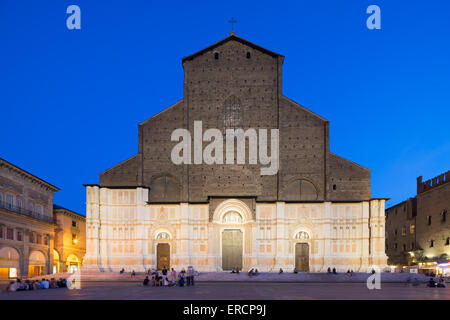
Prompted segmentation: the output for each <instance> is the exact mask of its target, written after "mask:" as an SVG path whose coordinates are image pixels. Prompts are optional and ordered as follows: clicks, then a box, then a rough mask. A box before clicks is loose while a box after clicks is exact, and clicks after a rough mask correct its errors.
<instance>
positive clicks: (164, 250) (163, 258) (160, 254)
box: [156, 243, 170, 270]
mask: <svg viewBox="0 0 450 320" xmlns="http://www.w3.org/2000/svg"><path fill="white" fill-rule="evenodd" d="M156 251H157V266H156V268H157V269H158V270H161V269H163V268H166V269H167V270H169V268H170V246H169V244H168V243H158V246H157V247H156Z"/></svg>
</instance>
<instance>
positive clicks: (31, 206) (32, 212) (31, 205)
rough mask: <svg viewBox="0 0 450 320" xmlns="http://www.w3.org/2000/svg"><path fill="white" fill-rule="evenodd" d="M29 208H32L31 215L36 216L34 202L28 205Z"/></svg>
mask: <svg viewBox="0 0 450 320" xmlns="http://www.w3.org/2000/svg"><path fill="white" fill-rule="evenodd" d="M28 207H29V208H30V212H31V214H32V215H34V204H33V202H30V204H29V205H28Z"/></svg>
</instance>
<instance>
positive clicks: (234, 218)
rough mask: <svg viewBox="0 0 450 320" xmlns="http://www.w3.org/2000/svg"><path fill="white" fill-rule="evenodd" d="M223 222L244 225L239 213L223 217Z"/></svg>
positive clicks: (232, 212) (230, 213) (227, 214)
mask: <svg viewBox="0 0 450 320" xmlns="http://www.w3.org/2000/svg"><path fill="white" fill-rule="evenodd" d="M222 222H223V223H228V224H236V223H242V217H241V215H240V214H239V213H237V212H235V211H231V212H228V213H226V214H225V215H224V216H223V218H222Z"/></svg>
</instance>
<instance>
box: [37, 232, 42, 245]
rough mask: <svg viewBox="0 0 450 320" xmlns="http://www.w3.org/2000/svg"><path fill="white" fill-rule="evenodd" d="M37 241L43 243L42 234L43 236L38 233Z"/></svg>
mask: <svg viewBox="0 0 450 320" xmlns="http://www.w3.org/2000/svg"><path fill="white" fill-rule="evenodd" d="M36 243H37V244H41V243H42V236H41V235H40V234H38V235H37V236H36Z"/></svg>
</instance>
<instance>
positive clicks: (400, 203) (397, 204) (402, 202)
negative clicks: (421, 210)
mask: <svg viewBox="0 0 450 320" xmlns="http://www.w3.org/2000/svg"><path fill="white" fill-rule="evenodd" d="M414 198H416V197H411V198H408V199H406V200H403V201H401V202H399V203H396V204H393V205H392V206H390V207H389V208H386V209H385V210H389V209H392V208H395V207H397V206H400V205H402V204H405V203H406V202H408V201H409V200H412V199H414ZM389 200H390V199H389Z"/></svg>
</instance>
